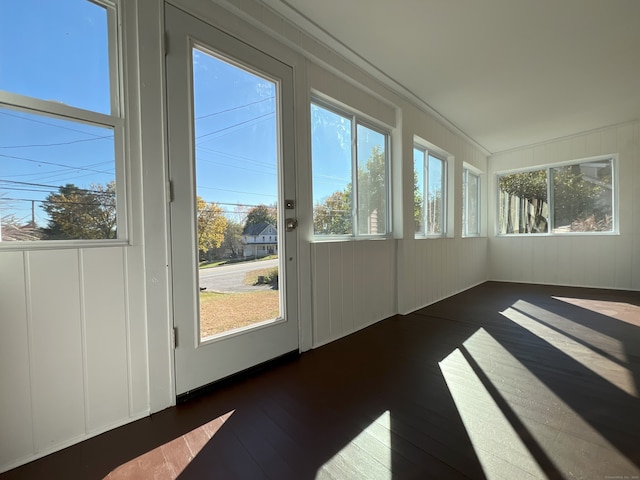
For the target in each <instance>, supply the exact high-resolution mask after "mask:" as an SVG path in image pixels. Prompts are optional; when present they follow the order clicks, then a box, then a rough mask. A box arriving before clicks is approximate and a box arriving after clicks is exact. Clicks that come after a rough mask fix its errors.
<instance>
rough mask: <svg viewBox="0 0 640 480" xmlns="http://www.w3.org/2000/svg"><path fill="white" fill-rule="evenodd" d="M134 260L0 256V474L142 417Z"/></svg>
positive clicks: (77, 252) (126, 252) (115, 252)
mask: <svg viewBox="0 0 640 480" xmlns="http://www.w3.org/2000/svg"><path fill="white" fill-rule="evenodd" d="M135 250H138V251H135ZM139 253H140V252H139V249H133V248H129V247H109V248H84V249H67V250H40V251H25V252H20V251H10V252H0V305H1V306H2V310H1V312H2V314H1V315H2V322H1V323H2V328H3V333H2V335H0V379H1V381H2V383H1V387H0V431H2V435H0V471H1V470H4V469H6V468H9V467H11V466H14V465H16V464H19V463H21V462H22V461H24V460H29V459H32V458H35V457H38V456H42V455H44V454H47V453H50V452H51V451H54V450H57V449H59V448H61V447H63V446H65V445H68V444H70V443H74V442H75V441H78V440H80V439H83V438H86V437H88V436H92V435H95V434H98V433H101V432H103V431H105V430H108V429H110V428H113V427H115V426H118V425H121V424H123V423H127V422H129V421H131V420H133V419H136V418H139V417H141V416H144V415H146V414H147V413H148V409H149V407H148V392H147V377H146V376H147V352H146V349H145V343H146V331H145V326H144V321H143V319H144V311H143V306H142V303H141V302H140V301H139V300H136V299H137V298H141V297H142V296H143V295H142V285H141V284H140V283H137V284H133V283H132V282H131V281H128V279H127V277H128V271H129V270H130V269H132V268H136V269H139V268H141V264H139V263H138V262H137V259H135V258H131V257H132V256H133V257H136V256H139Z"/></svg>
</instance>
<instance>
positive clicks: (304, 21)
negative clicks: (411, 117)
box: [221, 0, 493, 156]
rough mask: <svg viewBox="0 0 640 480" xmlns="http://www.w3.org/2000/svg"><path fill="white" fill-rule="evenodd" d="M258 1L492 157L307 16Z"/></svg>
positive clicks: (290, 42)
mask: <svg viewBox="0 0 640 480" xmlns="http://www.w3.org/2000/svg"><path fill="white" fill-rule="evenodd" d="M259 2H260V4H262V5H263V6H264V8H267V9H268V10H269V12H270V13H271V14H273V15H275V16H276V17H278V18H280V19H281V20H282V21H283V22H287V23H288V24H289V25H290V26H292V27H293V28H295V29H296V30H298V32H300V34H301V35H306V36H307V37H308V38H310V39H311V40H313V41H316V42H319V43H320V44H322V45H324V46H326V47H328V48H329V49H331V50H332V51H333V52H335V53H336V54H337V55H339V56H341V57H342V58H343V59H345V60H347V61H348V62H350V63H351V64H353V65H354V66H356V67H358V68H359V69H360V70H362V71H364V72H365V73H367V74H369V75H370V76H372V77H373V78H374V79H376V80H377V81H378V82H380V83H381V84H382V85H384V86H385V87H387V88H389V89H390V90H391V91H392V92H394V93H395V94H396V95H398V96H400V97H401V98H402V99H404V100H405V101H407V102H409V103H411V104H413V105H414V106H416V107H417V108H418V109H420V110H422V111H423V112H424V113H426V114H428V115H430V116H431V117H433V118H434V119H435V120H437V121H438V122H440V123H441V124H442V125H443V126H444V127H445V128H447V129H448V130H449V131H451V132H452V133H454V134H456V135H459V136H460V137H462V138H463V139H464V140H465V141H467V142H469V143H470V144H471V145H473V146H474V147H475V148H477V149H478V150H480V151H481V152H482V153H483V154H484V155H486V156H489V155H492V154H493V152H491V151H490V150H489V149H487V148H486V147H485V146H483V145H481V144H480V143H478V142H477V141H476V140H475V139H473V138H472V137H471V136H470V135H469V134H467V133H466V132H465V131H464V130H462V129H461V128H460V127H458V126H457V125H456V124H454V123H453V122H451V121H450V120H449V119H447V118H446V117H445V116H444V115H442V114H441V113H440V112H439V111H437V110H436V109H435V108H433V107H432V106H431V105H429V104H428V103H427V102H425V101H424V100H423V99H421V98H420V97H419V96H418V95H416V94H415V93H414V92H413V91H412V90H410V89H409V88H407V87H405V86H404V85H403V84H401V83H400V82H398V81H397V80H395V79H394V78H393V77H391V76H389V75H388V74H386V73H385V72H384V71H382V70H380V69H379V68H377V67H376V66H375V65H373V64H372V63H370V62H369V61H368V60H367V59H366V58H364V57H362V56H361V55H359V54H358V53H357V52H355V51H354V50H352V49H351V48H350V47H349V46H347V45H345V44H344V43H342V42H341V41H340V40H338V39H337V38H335V37H334V36H333V35H331V34H330V33H329V32H328V31H326V30H325V29H323V28H322V27H320V26H319V25H317V24H316V23H315V22H313V21H312V20H311V19H309V18H308V17H306V16H305V15H304V14H302V13H301V12H300V11H298V10H297V9H296V8H295V7H293V6H292V5H291V4H290V3H289V2H287V1H286V0H259ZM221 3H224V4H225V6H226V8H227V9H229V10H232V11H233V12H234V13H236V14H237V15H239V16H241V17H242V18H243V19H245V20H247V21H249V22H250V23H252V24H253V25H256V26H257V27H258V28H260V29H261V30H263V31H267V32H268V33H269V34H271V35H275V36H276V37H277V38H278V39H279V40H280V41H282V42H283V43H285V44H286V45H287V46H289V47H290V48H293V49H294V50H296V51H298V52H300V53H302V54H304V56H305V57H307V58H311V59H313V60H314V61H317V62H321V63H322V64H326V61H324V60H323V59H321V58H319V57H318V56H317V55H315V54H314V53H313V52H311V51H308V50H307V49H305V48H303V46H302V45H301V43H303V42H296V41H295V40H294V39H291V38H288V37H287V36H286V35H285V34H284V33H282V32H281V31H277V30H274V29H273V28H269V26H268V25H266V24H265V23H263V22H260V21H259V20H257V19H256V18H253V17H252V16H251V15H250V14H249V13H247V11H245V10H243V9H242V8H240V7H238V5H237V4H234V3H232V2H230V1H228V0H222V2H221ZM242 3H245V2H242Z"/></svg>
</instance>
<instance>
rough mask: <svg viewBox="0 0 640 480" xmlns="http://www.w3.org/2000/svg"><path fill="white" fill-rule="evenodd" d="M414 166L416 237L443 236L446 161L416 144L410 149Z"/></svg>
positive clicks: (444, 224)
mask: <svg viewBox="0 0 640 480" xmlns="http://www.w3.org/2000/svg"><path fill="white" fill-rule="evenodd" d="M413 165H414V172H413V175H414V192H413V193H414V195H413V198H414V210H413V212H414V221H415V227H416V235H419V236H443V235H445V233H446V227H447V225H446V218H447V212H446V208H447V205H446V198H447V197H446V196H447V192H446V181H447V162H446V161H445V160H443V159H442V158H440V157H438V156H436V155H435V154H434V153H432V152H430V151H429V150H428V149H426V148H423V147H421V146H419V145H416V146H415V147H414V148H413Z"/></svg>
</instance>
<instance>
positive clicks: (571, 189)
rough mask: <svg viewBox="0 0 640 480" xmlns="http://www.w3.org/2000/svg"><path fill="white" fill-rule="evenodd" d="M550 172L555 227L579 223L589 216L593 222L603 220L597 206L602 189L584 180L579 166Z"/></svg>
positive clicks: (569, 166)
mask: <svg viewBox="0 0 640 480" xmlns="http://www.w3.org/2000/svg"><path fill="white" fill-rule="evenodd" d="M552 172H553V204H554V209H553V214H554V224H555V226H557V227H558V226H566V225H572V224H573V223H575V222H577V223H581V222H584V221H585V220H586V219H587V218H588V217H590V216H593V217H594V221H595V222H599V221H602V220H604V216H605V214H604V212H602V211H600V209H599V208H598V206H597V200H598V198H599V197H600V194H601V193H602V190H603V189H602V187H601V186H600V185H599V184H597V183H594V182H593V181H589V180H587V179H586V178H585V176H584V175H583V174H582V173H581V171H580V165H567V166H565V167H557V168H554V169H552ZM606 229H608V228H606Z"/></svg>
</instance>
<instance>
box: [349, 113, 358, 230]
mask: <svg viewBox="0 0 640 480" xmlns="http://www.w3.org/2000/svg"><path fill="white" fill-rule="evenodd" d="M358 203H359V202H358V124H357V122H356V119H355V117H351V219H352V224H353V229H352V232H351V234H352V235H353V236H357V235H358V232H359V231H360V229H359V224H358Z"/></svg>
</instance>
